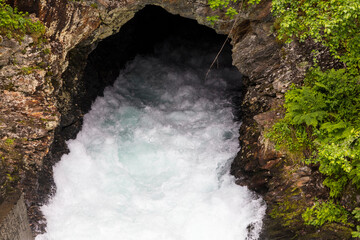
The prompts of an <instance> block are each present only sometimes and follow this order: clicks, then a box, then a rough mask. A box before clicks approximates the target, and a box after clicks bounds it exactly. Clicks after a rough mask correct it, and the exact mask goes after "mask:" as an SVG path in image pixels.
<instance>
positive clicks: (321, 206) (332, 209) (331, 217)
mask: <svg viewBox="0 0 360 240" xmlns="http://www.w3.org/2000/svg"><path fill="white" fill-rule="evenodd" d="M303 219H304V221H305V222H306V223H307V224H308V225H312V226H322V225H323V224H324V223H332V222H339V223H343V224H347V219H348V212H347V211H346V210H345V209H344V208H343V207H341V206H339V205H337V204H334V203H333V201H328V202H322V203H320V202H316V203H315V204H314V206H313V207H311V208H308V209H306V211H305V212H304V213H303Z"/></svg>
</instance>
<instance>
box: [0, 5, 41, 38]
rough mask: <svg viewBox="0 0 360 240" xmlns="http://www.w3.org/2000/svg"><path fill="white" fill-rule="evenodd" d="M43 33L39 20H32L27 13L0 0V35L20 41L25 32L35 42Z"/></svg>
mask: <svg viewBox="0 0 360 240" xmlns="http://www.w3.org/2000/svg"><path fill="white" fill-rule="evenodd" d="M44 33H45V27H44V25H43V24H42V23H41V22H40V21H36V22H34V21H32V20H31V19H30V18H29V17H28V13H23V12H21V11H18V10H17V9H16V8H15V9H14V8H12V7H11V6H10V5H8V4H6V2H5V1H4V0H0V35H3V36H6V37H7V38H9V39H11V38H15V39H16V40H18V41H19V42H21V40H22V39H23V37H24V36H25V34H30V35H31V36H32V37H33V39H34V40H35V42H36V41H37V40H38V39H39V38H41V37H42V36H43V35H44Z"/></svg>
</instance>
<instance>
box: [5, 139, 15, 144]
mask: <svg viewBox="0 0 360 240" xmlns="http://www.w3.org/2000/svg"><path fill="white" fill-rule="evenodd" d="M14 141H15V139H13V138H7V139H6V140H5V143H6V144H8V145H12V144H14Z"/></svg>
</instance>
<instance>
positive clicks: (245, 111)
mask: <svg viewBox="0 0 360 240" xmlns="http://www.w3.org/2000/svg"><path fill="white" fill-rule="evenodd" d="M35 3H36V4H34V2H33V1H21V3H20V2H17V1H14V3H13V4H15V5H17V6H18V7H19V8H20V9H21V10H26V11H29V12H31V13H33V14H32V15H31V17H33V18H34V19H36V18H38V19H40V20H41V21H42V22H43V23H44V24H45V26H46V27H47V28H46V37H47V39H48V41H47V42H37V40H36V38H34V37H33V36H28V35H27V36H25V38H24V39H23V40H22V42H21V44H20V43H19V42H18V41H16V40H14V39H7V38H6V37H4V36H2V37H1V38H0V54H1V55H0V113H1V115H0V154H1V155H0V156H1V157H2V162H1V165H0V184H1V194H0V202H2V201H4V199H5V198H6V197H7V196H8V195H9V193H10V192H11V191H13V190H14V189H21V191H22V192H24V194H25V204H26V207H27V211H28V216H29V218H30V222H31V227H32V230H33V232H34V234H37V233H39V232H42V231H44V227H45V224H44V221H42V215H41V212H40V211H39V206H40V205H41V204H43V203H44V202H46V201H47V199H48V196H49V194H51V193H53V192H54V188H53V187H54V186H53V184H52V166H53V165H54V164H55V163H56V162H57V161H58V160H59V159H60V157H61V155H62V154H64V153H66V152H67V149H66V145H65V141H66V140H68V139H70V138H73V137H75V134H76V133H77V131H78V130H79V129H80V128H81V123H82V116H83V114H84V113H86V112H87V111H88V109H89V107H90V104H91V101H92V100H93V99H94V97H96V96H97V95H98V94H101V91H102V90H101V89H103V88H104V87H105V86H106V85H108V84H110V83H111V82H108V80H109V79H111V78H112V77H113V76H116V72H109V73H108V74H109V75H108V76H104V77H103V78H102V79H101V82H100V83H98V84H100V85H99V86H97V85H96V84H95V83H94V84H95V86H93V87H92V89H98V91H94V92H91V91H86V89H87V83H86V82H84V81H83V76H82V75H83V72H84V69H85V67H86V64H87V61H88V59H89V54H90V53H91V52H92V51H93V50H94V49H96V47H97V45H98V44H101V41H102V40H103V39H105V38H107V37H109V36H111V35H114V34H115V33H117V32H119V30H120V29H121V28H122V26H124V24H125V23H127V22H128V21H129V20H130V19H132V18H133V17H134V15H135V13H136V12H138V11H139V10H141V9H143V8H144V7H145V6H146V5H157V6H160V7H162V8H163V9H165V10H166V11H168V12H170V13H173V14H179V15H180V16H182V17H184V18H188V19H194V20H196V21H197V22H198V23H200V24H202V25H205V26H208V27H210V28H213V29H215V30H216V32H217V33H219V34H229V37H230V39H231V44H232V46H233V49H232V51H233V65H234V66H236V67H237V68H238V69H239V71H240V72H241V73H242V74H243V75H244V76H246V77H245V79H246V80H245V86H246V89H245V90H246V91H245V90H244V92H245V94H244V97H243V98H242V99H239V102H242V103H241V108H242V121H243V124H242V126H241V129H240V134H241V137H240V143H241V146H242V149H241V151H240V152H239V153H238V155H237V157H236V159H235V160H234V162H233V164H232V170H231V172H232V174H233V175H234V176H236V177H237V179H238V180H237V181H238V184H240V185H247V186H249V188H250V189H252V190H255V191H257V192H258V193H260V194H263V196H264V199H265V200H266V201H267V203H268V207H269V212H270V211H272V210H273V209H274V208H276V206H278V205H279V204H280V205H281V203H284V202H291V204H292V205H291V206H293V205H294V204H295V206H296V208H294V207H293V209H291V208H290V211H292V212H293V211H294V212H296V211H298V210H299V209H301V208H304V207H306V206H310V205H311V204H312V203H313V201H314V199H315V197H318V196H321V195H322V194H327V191H326V189H325V188H324V187H323V186H322V185H321V176H320V175H319V174H318V173H317V171H316V169H311V168H310V167H308V166H304V165H302V164H300V163H297V162H293V161H291V160H289V158H287V156H286V155H285V154H283V153H279V152H276V151H275V149H274V146H273V144H272V143H271V142H269V140H267V139H266V138H265V137H264V133H265V131H266V129H268V128H269V127H271V125H272V124H273V123H274V122H275V121H276V120H277V119H279V118H280V117H282V116H283V113H284V110H283V108H282V104H283V101H284V93H285V92H286V90H287V89H288V88H289V87H290V85H291V84H292V83H299V82H301V81H302V79H303V77H304V74H305V71H306V69H307V68H308V67H310V62H311V61H310V57H311V54H310V53H311V50H312V49H313V48H314V47H316V46H313V44H311V43H306V44H298V43H292V44H291V45H283V44H282V43H279V42H277V41H276V38H275V36H274V33H273V26H274V22H273V21H274V20H273V18H272V16H271V13H270V8H271V1H270V0H267V1H262V2H261V4H259V5H256V6H247V7H243V8H242V10H241V11H240V14H239V16H238V17H236V19H235V20H229V19H227V18H225V16H224V13H222V12H213V11H211V10H210V8H209V7H208V5H207V1H206V0H187V1H184V0H168V1H160V0H142V1H137V0H129V1H126V0H117V1H115V0H97V1H87V0H85V1H68V0H44V1H39V0H38V1H35ZM212 14H219V15H220V17H221V20H220V21H218V22H216V23H215V24H214V25H211V24H210V23H209V22H208V21H206V16H209V15H212ZM150 20H151V19H150ZM155 29H156V28H155ZM124 37H126V36H124ZM143 38H144V39H141V41H142V42H140V44H139V46H141V44H142V43H146V42H147V39H148V38H147V36H143ZM120 39H122V38H120ZM219 47H220V46H219ZM133 53H134V52H131V51H130V52H123V54H124V55H126V54H127V55H128V57H129V58H131V55H132V54H133ZM323 55H326V52H323ZM90 58H91V57H90ZM109 81H110V80H109ZM290 170H291V171H290ZM269 219H270V217H269ZM269 219H266V220H265V223H266V224H265V225H266V227H265V230H264V233H263V239H289V238H290V237H293V236H295V235H297V234H300V233H301V234H302V237H303V238H302V237H300V236H299V237H298V238H297V239H301V238H302V239H310V238H311V237H316V239H330V238H328V236H331V237H333V238H331V239H344V236H347V235H346V234H348V232H347V230H343V229H341V228H338V227H336V226H328V227H327V228H325V229H324V230H323V231H320V232H317V233H316V234H317V235H316V236H315V235H313V234H314V233H315V230H314V229H312V228H309V227H305V226H304V225H303V224H302V222H301V216H295V218H294V219H292V220H293V221H292V223H295V224H291V225H290V226H286V219H284V218H282V217H276V216H275V219H276V221H274V220H269ZM331 229H335V230H336V231H335V233H332V234H331V235H328V234H329V231H332V230H331ZM344 234H345V235H344Z"/></svg>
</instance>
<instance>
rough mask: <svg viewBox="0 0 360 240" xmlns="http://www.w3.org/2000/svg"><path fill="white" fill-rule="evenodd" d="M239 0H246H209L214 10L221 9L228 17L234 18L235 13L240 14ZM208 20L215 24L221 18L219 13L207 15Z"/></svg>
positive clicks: (257, 1) (240, 0) (254, 1)
mask: <svg viewBox="0 0 360 240" xmlns="http://www.w3.org/2000/svg"><path fill="white" fill-rule="evenodd" d="M260 1H261V0H247V3H248V4H257V3H259V2H260ZM239 2H242V3H243V2H244V0H239V1H238V0H208V4H209V6H210V8H211V9H212V10H221V11H223V12H224V13H225V15H226V16H227V17H229V18H230V19H233V18H234V16H235V15H237V14H238V10H239V9H238V8H240V7H239ZM206 19H207V20H208V21H210V22H211V23H212V24H214V23H215V22H216V21H218V20H219V16H218V15H213V16H208V17H206Z"/></svg>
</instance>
